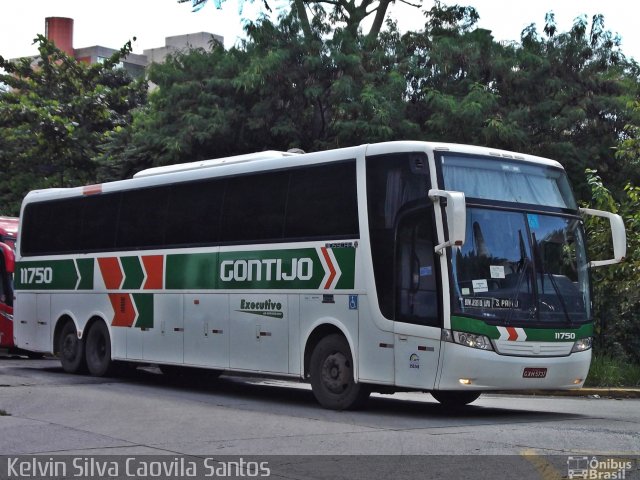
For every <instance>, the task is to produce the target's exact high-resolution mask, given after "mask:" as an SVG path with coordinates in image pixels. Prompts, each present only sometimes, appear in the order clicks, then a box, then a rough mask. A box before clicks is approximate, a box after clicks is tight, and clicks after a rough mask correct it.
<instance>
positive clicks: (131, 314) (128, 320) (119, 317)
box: [109, 293, 136, 327]
mask: <svg viewBox="0 0 640 480" xmlns="http://www.w3.org/2000/svg"><path fill="white" fill-rule="evenodd" d="M109 300H110V301H111V306H112V307H113V312H114V315H113V320H112V321H111V325H112V326H114V327H131V326H132V325H133V322H135V321H136V309H135V308H134V306H133V300H132V298H131V295H130V294H128V293H110V294H109Z"/></svg>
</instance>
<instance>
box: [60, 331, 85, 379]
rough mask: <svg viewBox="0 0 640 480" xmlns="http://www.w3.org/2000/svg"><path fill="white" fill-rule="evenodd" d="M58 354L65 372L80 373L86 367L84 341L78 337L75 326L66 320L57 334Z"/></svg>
mask: <svg viewBox="0 0 640 480" xmlns="http://www.w3.org/2000/svg"><path fill="white" fill-rule="evenodd" d="M58 355H59V356H60V363H61V364H62V368H63V370H64V371H65V372H67V373H81V372H83V371H84V370H85V368H86V363H85V351H84V341H83V340H81V339H79V338H78V332H77V331H76V326H75V325H74V323H73V322H72V321H68V322H67V323H65V324H64V326H63V327H62V330H61V331H60V335H59V336H58Z"/></svg>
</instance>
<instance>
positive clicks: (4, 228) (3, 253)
mask: <svg viewBox="0 0 640 480" xmlns="http://www.w3.org/2000/svg"><path fill="white" fill-rule="evenodd" d="M17 234H18V219H17V218H12V217H0V348H7V349H9V350H10V351H11V350H15V348H14V347H15V345H14V343H13V272H14V268H15V248H16V237H17Z"/></svg>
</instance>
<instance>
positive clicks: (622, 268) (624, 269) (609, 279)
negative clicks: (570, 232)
mask: <svg viewBox="0 0 640 480" xmlns="http://www.w3.org/2000/svg"><path fill="white" fill-rule="evenodd" d="M622 148H623V151H624V150H625V149H626V147H624V145H623V146H622ZM587 180H588V183H589V186H590V187H591V191H592V199H591V201H590V205H589V206H591V207H592V208H599V209H602V210H608V211H613V212H615V213H618V214H619V215H621V216H622V218H623V221H624V224H625V228H626V230H627V258H626V259H625V261H624V262H622V263H620V264H617V265H612V266H608V267H601V268H598V269H595V270H593V272H592V280H593V294H594V305H595V312H594V314H595V318H596V319H597V326H598V329H597V332H596V338H597V339H598V340H599V343H598V344H597V345H596V346H597V348H598V349H599V351H600V352H601V353H603V354H604V353H606V354H608V355H611V356H613V357H619V358H622V359H625V360H627V361H629V360H630V361H632V362H633V363H635V364H640V294H639V293H638V281H639V279H640V187H637V186H634V185H633V184H631V183H627V184H626V185H625V187H624V193H623V194H622V195H621V196H620V198H621V199H620V201H616V200H615V198H614V196H613V195H612V193H611V192H610V191H609V189H607V188H606V187H605V186H604V184H603V182H602V179H601V178H600V176H599V175H598V172H597V171H596V170H591V169H589V170H587ZM607 223H608V222H604V221H602V220H601V219H597V218H589V219H588V220H587V224H586V227H587V233H588V236H589V255H590V257H591V258H612V256H613V255H612V253H613V252H612V246H611V241H610V240H609V238H610V233H609V227H608V225H607Z"/></svg>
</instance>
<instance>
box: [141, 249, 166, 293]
mask: <svg viewBox="0 0 640 480" xmlns="http://www.w3.org/2000/svg"><path fill="white" fill-rule="evenodd" d="M163 260H164V257H163V256H162V255H147V256H146V257H142V263H143V265H144V269H145V271H146V272H147V281H146V282H144V285H143V286H142V288H143V289H145V290H161V289H162V277H163V271H162V270H163V267H164V261H163Z"/></svg>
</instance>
